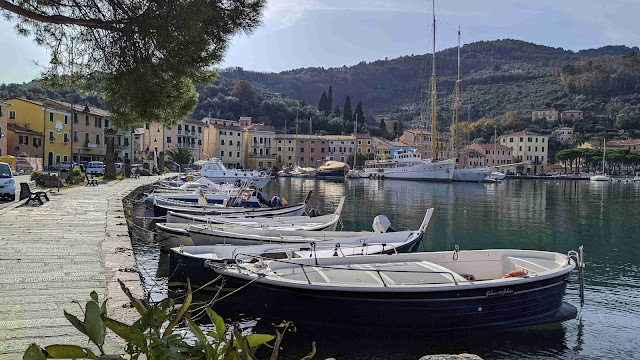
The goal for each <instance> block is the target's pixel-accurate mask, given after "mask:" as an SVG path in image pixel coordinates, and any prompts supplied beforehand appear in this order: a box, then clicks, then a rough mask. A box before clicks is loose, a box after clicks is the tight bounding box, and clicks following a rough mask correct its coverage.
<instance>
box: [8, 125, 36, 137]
mask: <svg viewBox="0 0 640 360" xmlns="http://www.w3.org/2000/svg"><path fill="white" fill-rule="evenodd" d="M7 129H9V130H11V131H13V132H17V133H21V134H28V135H34V136H43V135H42V133H39V132H37V131H34V130H31V129H29V128H26V127H24V126H20V125H18V124H12V123H9V124H7Z"/></svg>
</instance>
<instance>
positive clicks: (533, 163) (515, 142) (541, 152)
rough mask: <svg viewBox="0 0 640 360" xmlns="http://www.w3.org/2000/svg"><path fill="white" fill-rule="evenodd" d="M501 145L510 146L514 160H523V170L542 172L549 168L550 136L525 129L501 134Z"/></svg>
mask: <svg viewBox="0 0 640 360" xmlns="http://www.w3.org/2000/svg"><path fill="white" fill-rule="evenodd" d="M500 145H504V146H507V147H510V148H511V150H512V154H513V158H514V162H523V163H524V165H523V172H526V173H534V174H535V173H540V172H544V171H546V169H547V168H548V166H547V161H548V151H549V146H548V145H549V136H548V135H541V134H538V133H535V132H532V131H528V130H523V131H518V132H515V133H511V134H506V135H502V136H500Z"/></svg>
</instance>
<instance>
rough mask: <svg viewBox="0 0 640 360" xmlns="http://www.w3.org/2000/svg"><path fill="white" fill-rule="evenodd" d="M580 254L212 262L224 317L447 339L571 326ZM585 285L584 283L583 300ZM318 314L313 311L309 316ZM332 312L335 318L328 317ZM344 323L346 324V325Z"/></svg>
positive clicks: (465, 253)
mask: <svg viewBox="0 0 640 360" xmlns="http://www.w3.org/2000/svg"><path fill="white" fill-rule="evenodd" d="M576 265H577V267H578V270H579V278H580V279H584V277H583V274H584V273H583V269H584V260H583V256H582V251H580V252H579V253H578V252H573V251H572V252H569V254H566V255H565V254H560V253H553V252H546V251H536V250H501V249H495V250H470V251H458V250H456V251H438V252H422V253H407V254H394V255H366V256H345V257H340V256H331V257H315V256H310V257H303V258H284V259H272V258H268V257H259V256H257V255H254V256H253V260H252V261H242V262H240V261H237V262H235V263H229V262H226V263H225V262H222V263H220V262H216V261H208V262H206V266H207V267H209V268H211V269H212V270H213V271H215V273H216V274H217V275H221V276H223V277H224V279H225V282H224V283H223V284H224V288H223V289H222V293H223V294H224V295H228V296H224V297H223V298H221V300H220V301H217V302H215V303H214V304H213V307H214V308H215V309H216V311H218V312H221V313H226V312H229V313H231V312H232V311H238V309H240V308H241V309H244V310H243V311H246V310H247V309H251V310H250V312H251V315H255V316H259V317H261V318H264V319H288V320H291V321H294V322H296V324H297V323H306V324H318V325H322V326H341V327H342V328H344V327H345V326H349V327H353V328H355V329H362V328H367V327H370V328H377V329H380V328H385V329H389V328H396V329H416V330H433V331H443V330H452V329H466V328H482V329H488V328H498V327H519V326H530V325H538V324H544V323H548V322H556V321H562V320H565V319H570V318H574V317H575V316H576V314H577V309H576V308H575V307H574V306H573V305H570V304H568V303H565V302H563V296H564V293H565V289H566V286H567V282H568V279H569V274H570V273H571V272H572V271H573V270H574V269H575V268H576ZM583 289H584V287H583V281H580V294H581V300H582V299H583V296H582V294H583ZM310 309H313V310H310ZM329 314H330V315H329ZM345 319H348V321H345Z"/></svg>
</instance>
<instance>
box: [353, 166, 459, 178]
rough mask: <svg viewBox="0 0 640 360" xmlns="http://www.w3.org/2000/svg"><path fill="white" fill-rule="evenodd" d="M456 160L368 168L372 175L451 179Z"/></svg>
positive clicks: (367, 172) (369, 174) (376, 176)
mask: <svg viewBox="0 0 640 360" xmlns="http://www.w3.org/2000/svg"><path fill="white" fill-rule="evenodd" d="M455 165H456V163H455V162H454V161H438V162H422V163H419V164H412V165H410V166H402V167H396V168H366V169H365V173H366V174H367V175H368V176H370V177H375V178H383V179H397V180H420V181H451V179H452V178H453V173H454V167H455Z"/></svg>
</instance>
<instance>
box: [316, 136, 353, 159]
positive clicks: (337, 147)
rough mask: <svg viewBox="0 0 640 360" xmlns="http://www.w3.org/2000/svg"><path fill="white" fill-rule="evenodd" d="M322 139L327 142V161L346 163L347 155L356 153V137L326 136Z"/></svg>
mask: <svg viewBox="0 0 640 360" xmlns="http://www.w3.org/2000/svg"><path fill="white" fill-rule="evenodd" d="M324 139H325V140H326V141H327V142H328V145H329V146H328V153H327V154H326V155H323V156H326V159H327V160H336V161H340V162H347V159H348V158H349V155H352V154H354V153H355V152H356V147H357V146H356V137H355V136H353V135H326V136H324Z"/></svg>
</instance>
